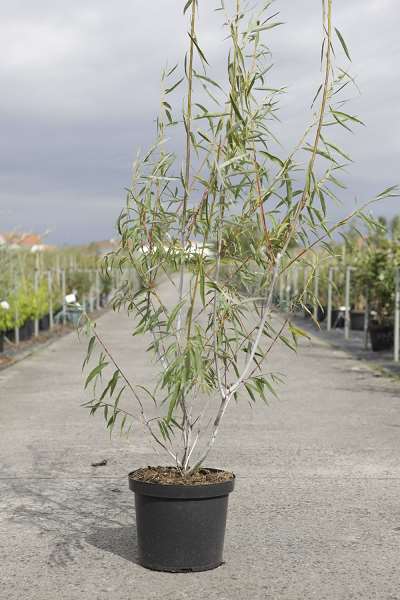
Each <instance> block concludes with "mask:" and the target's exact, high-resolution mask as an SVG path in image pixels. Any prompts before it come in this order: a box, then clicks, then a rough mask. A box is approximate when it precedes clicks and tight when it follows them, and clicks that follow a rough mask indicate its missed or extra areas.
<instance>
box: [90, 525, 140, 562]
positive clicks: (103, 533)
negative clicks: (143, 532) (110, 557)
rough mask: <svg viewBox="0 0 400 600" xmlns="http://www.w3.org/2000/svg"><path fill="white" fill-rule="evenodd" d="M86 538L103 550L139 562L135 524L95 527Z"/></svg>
mask: <svg viewBox="0 0 400 600" xmlns="http://www.w3.org/2000/svg"><path fill="white" fill-rule="evenodd" d="M84 539H85V542H87V543H88V544H91V545H92V546H95V547H96V548H99V549H100V550H102V551H103V552H111V554H115V555H117V556H120V557H121V558H124V559H125V560H128V561H129V562H132V563H135V564H137V562H138V553H137V537H136V526H135V525H128V526H126V527H106V528H104V527H103V528H99V529H95V530H94V531H93V532H92V533H90V534H89V535H87V536H86V537H85V538H84Z"/></svg>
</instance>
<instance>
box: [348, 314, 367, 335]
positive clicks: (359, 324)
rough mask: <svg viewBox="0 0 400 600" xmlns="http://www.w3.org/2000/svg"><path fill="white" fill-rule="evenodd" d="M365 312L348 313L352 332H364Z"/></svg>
mask: <svg viewBox="0 0 400 600" xmlns="http://www.w3.org/2000/svg"><path fill="white" fill-rule="evenodd" d="M364 323H365V312H359V311H355V310H352V311H350V329H352V330H353V331H364Z"/></svg>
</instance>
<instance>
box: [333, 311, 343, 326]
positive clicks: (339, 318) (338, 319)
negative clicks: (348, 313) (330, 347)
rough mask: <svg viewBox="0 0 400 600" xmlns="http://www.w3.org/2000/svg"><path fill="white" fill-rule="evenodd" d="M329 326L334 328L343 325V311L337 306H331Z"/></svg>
mask: <svg viewBox="0 0 400 600" xmlns="http://www.w3.org/2000/svg"><path fill="white" fill-rule="evenodd" d="M331 327H333V328H335V329H343V327H344V311H343V310H339V309H338V308H333V309H332V312H331Z"/></svg>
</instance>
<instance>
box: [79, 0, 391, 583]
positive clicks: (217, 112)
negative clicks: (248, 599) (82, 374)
mask: <svg viewBox="0 0 400 600" xmlns="http://www.w3.org/2000/svg"><path fill="white" fill-rule="evenodd" d="M270 4H271V3H270V2H267V3H266V4H265V3H260V6H259V10H258V12H257V13H256V14H248V13H247V12H246V11H245V10H244V6H242V2H241V1H240V0H237V1H236V2H235V3H234V4H233V3H229V5H228V3H225V2H221V3H220V6H219V8H218V10H219V12H217V15H218V14H219V15H222V17H223V22H224V23H225V29H226V37H227V38H228V39H229V41H230V49H229V52H228V56H227V73H226V77H224V78H223V80H222V81H216V80H215V79H213V77H212V73H211V72H210V70H209V66H208V62H207V56H206V51H205V50H204V49H203V48H202V47H201V40H200V39H199V38H198V35H197V14H198V10H199V8H201V9H202V10H212V9H210V8H209V7H208V5H207V3H205V2H204V3H203V4H201V3H200V7H199V2H198V0H188V1H187V2H186V3H185V5H184V7H183V8H184V13H185V14H186V15H187V16H188V23H189V33H188V51H187V54H186V56H185V58H184V68H183V74H179V67H174V68H171V69H169V70H166V71H165V72H164V74H163V77H162V81H163V89H164V92H163V95H162V98H161V112H160V116H159V118H158V119H157V136H156V140H155V143H154V145H153V146H152V147H151V148H150V150H149V151H148V152H147V154H145V155H144V156H143V157H141V158H140V159H139V160H137V162H136V163H135V168H134V177H133V184H132V187H131V189H130V190H129V192H128V194H127V200H126V206H125V208H124V210H123V211H122V214H121V215H120V218H119V221H118V231H119V235H120V241H119V247H118V248H117V249H116V250H115V251H114V252H112V253H110V254H109V255H108V256H107V257H106V259H105V263H104V270H105V271H108V270H113V269H114V270H115V269H118V271H119V272H120V273H122V282H121V285H120V287H119V289H118V290H117V292H116V295H115V299H114V307H115V308H116V309H119V310H120V309H122V308H126V309H127V311H128V312H129V314H130V315H131V318H132V322H133V324H132V329H133V334H134V336H144V337H145V339H148V340H150V345H149V347H148V352H149V354H150V355H151V356H152V357H153V360H154V371H155V378H154V384H153V385H152V386H151V387H150V386H149V387H147V388H144V387H143V386H139V385H137V384H135V382H134V381H131V379H130V378H129V377H128V375H127V374H126V373H125V372H124V371H123V369H122V368H121V367H120V365H119V364H118V363H117V361H116V359H115V358H114V356H113V354H112V351H110V350H109V348H108V346H107V345H106V344H105V342H104V341H103V340H102V338H101V336H99V334H98V333H97V331H96V327H95V325H94V324H93V323H91V322H90V321H89V320H88V321H87V329H88V332H90V341H89V345H88V352H87V355H86V358H85V361H84V366H85V367H87V366H88V364H89V363H90V364H91V368H90V371H89V373H88V375H87V379H86V387H87V386H91V385H92V384H94V393H93V396H92V397H91V399H90V401H89V402H88V403H87V406H88V408H89V409H90V412H91V413H92V414H93V413H96V411H98V410H102V411H103V412H104V417H105V419H106V425H107V427H108V428H110V429H113V427H114V426H115V425H116V424H117V423H118V425H119V428H120V429H121V430H122V431H125V430H126V429H127V428H129V427H130V426H131V425H132V423H131V421H132V420H133V421H134V424H135V420H137V421H140V422H141V423H142V425H143V426H144V428H145V429H146V430H147V432H148V434H149V439H150V440H152V441H153V442H154V444H155V445H156V446H157V447H158V448H159V449H160V450H162V451H163V452H164V454H165V457H166V459H167V461H168V462H167V466H166V467H149V468H142V469H139V470H136V471H134V472H132V473H131V474H130V475H129V486H130V488H131V489H132V490H133V491H134V492H135V501H136V517H137V530H138V546H139V561H140V563H141V564H142V565H144V566H145V567H149V568H151V569H157V570H166V571H188V570H189V571H195V570H206V569H212V568H215V567H217V566H218V565H220V564H221V563H222V551H223V540H224V532H225V520H226V511H227V502H228V495H229V493H230V492H231V491H232V490H233V487H234V480H235V478H234V475H233V474H232V473H230V472H229V471H223V470H219V469H214V468H209V467H208V465H207V462H206V461H207V457H208V456H209V453H210V451H211V449H212V447H213V446H214V443H215V440H216V438H217V434H218V431H219V429H220V426H221V423H222V420H223V418H224V415H225V414H226V411H227V409H228V408H229V406H230V405H231V404H232V403H233V402H234V401H239V400H240V398H241V397H242V396H244V395H248V397H249V399H250V400H251V401H255V400H257V399H259V398H260V399H266V398H267V397H268V395H270V394H274V388H275V384H276V383H277V378H276V376H274V375H273V374H270V373H268V372H267V371H266V370H265V369H264V362H265V360H267V358H268V354H269V352H270V351H271V349H272V348H273V347H274V345H275V344H277V343H279V342H282V343H285V344H289V345H290V346H291V347H295V342H296V339H297V337H298V336H299V335H302V332H301V331H300V330H298V329H297V328H296V327H295V326H293V325H291V324H290V323H289V322H286V323H281V322H278V323H277V324H275V321H273V320H272V318H271V307H272V300H273V297H274V290H275V288H276V286H277V283H278V281H279V278H280V276H281V275H282V273H284V272H285V271H287V269H290V268H291V267H292V265H293V264H295V263H296V262H297V261H298V260H301V259H303V258H304V256H305V255H306V254H307V253H310V252H313V251H314V249H315V248H316V247H317V246H318V245H319V244H321V243H323V244H325V246H326V247H327V248H328V242H329V239H330V237H331V235H332V232H333V231H334V230H335V229H336V228H337V227H339V226H340V225H342V224H343V223H345V222H346V219H343V220H342V221H341V223H338V224H336V225H332V224H330V223H329V220H328V217H327V205H328V203H329V201H330V200H331V199H332V198H333V197H335V192H334V190H335V187H337V186H339V187H341V185H342V184H341V183H340V182H339V181H338V179H337V177H338V175H337V174H338V172H339V171H340V169H341V168H342V166H343V158H344V157H345V156H346V155H345V154H344V152H343V151H342V150H341V149H340V148H339V147H338V146H336V145H335V144H334V143H333V142H331V141H330V132H331V130H332V128H335V126H337V127H338V128H340V129H341V130H343V132H345V130H347V129H349V128H351V126H352V125H355V124H357V123H359V120H358V119H357V118H356V117H354V116H353V115H350V114H348V113H347V112H344V110H343V107H342V104H341V102H340V93H341V90H343V89H344V88H346V85H347V84H348V83H351V81H350V77H349V76H348V75H347V70H346V69H343V70H338V71H335V69H334V65H333V56H334V55H333V47H334V43H336V42H337V41H339V47H340V46H341V49H342V50H341V52H342V53H343V52H344V53H345V54H346V55H348V50H347V47H346V45H345V42H344V40H343V38H342V36H341V34H340V33H339V31H338V30H336V34H335V31H334V29H333V25H332V0H326V1H325V2H323V14H322V20H323V27H322V36H323V41H322V60H323V76H322V83H321V85H320V88H319V90H318V92H317V94H316V97H315V99H314V103H313V106H314V109H313V112H312V116H311V122H310V124H309V126H308V127H307V128H306V130H305V133H304V136H303V137H302V139H301V140H300V141H299V143H298V145H297V146H296V148H294V149H293V151H292V152H290V153H289V154H288V155H287V156H285V157H280V156H278V154H277V152H276V151H275V150H274V149H275V148H277V147H278V144H277V143H276V137H275V133H273V131H274V130H275V129H276V124H277V118H276V114H277V103H278V99H279V96H280V95H281V93H283V90H280V89H273V86H272V85H271V82H270V79H269V78H270V75H269V71H270V66H271V54H270V51H269V49H268V47H267V46H266V42H267V41H268V39H269V33H270V32H271V30H273V29H275V27H277V26H278V25H279V24H280V23H279V22H278V21H277V18H276V15H274V14H273V11H272V12H271V10H270ZM243 5H244V3H243ZM224 36H225V34H224ZM300 59H301V57H299V58H298V60H300ZM184 86H185V88H184V91H183V87H184ZM174 94H175V95H176V94H178V97H179V94H181V97H180V98H179V104H181V102H182V99H181V98H182V96H183V97H184V109H183V114H182V115H181V116H180V117H176V116H175V114H174V111H173V107H172V100H171V98H173V96H174ZM208 101H209V102H210V107H208V106H207V105H206V104H207V102H208ZM174 128H175V129H177V130H178V132H181V134H182V146H183V154H184V159H183V166H182V165H181V161H180V159H179V158H177V156H175V155H174V153H173V152H171V151H169V150H168V143H167V138H168V137H169V136H170V133H169V130H171V129H174ZM179 156H181V155H179ZM345 161H346V159H345ZM302 164H303V166H302ZM390 193H391V190H387V191H386V192H385V193H384V194H383V195H385V194H386V195H388V194H390ZM354 214H355V213H354V212H353V213H352V215H351V216H352V217H353V216H354ZM357 214H359V211H358V213H357ZM238 230H239V231H241V232H242V233H243V235H238V236H236V238H235V240H234V243H231V242H232V239H231V237H232V236H230V233H231V232H232V231H238ZM229 240H230V242H229ZM228 242H229V243H228ZM294 243H295V245H296V246H297V248H298V250H297V251H295V252H293V250H292V251H291V252H290V253H289V251H288V249H289V248H290V247H293V244H294ZM132 270H133V271H134V272H135V274H136V277H137V279H138V280H139V282H140V285H139V286H132ZM160 280H163V281H164V283H163V285H164V284H165V282H169V285H170V286H171V288H172V289H173V290H174V295H173V297H174V300H173V302H171V301H169V300H168V298H170V297H171V294H170V293H169V296H168V297H163V296H162V294H161V292H160V290H162V289H164V288H163V287H160V286H159V285H158V284H159V282H160ZM250 289H251V290H257V295H256V296H249V290H250ZM135 339H136V338H134V340H135ZM96 348H97V352H96ZM94 357H96V358H94ZM94 361H95V364H94V365H93V364H92V363H93V362H94ZM107 374H108V375H107ZM130 401H132V402H133V403H135V406H136V409H137V410H136V412H135V410H134V409H132V408H130V407H129V406H128V403H129V402H130ZM154 406H155V407H156V416H152V417H150V416H149V415H150V414H151V410H153V408H154ZM126 407H127V408H126Z"/></svg>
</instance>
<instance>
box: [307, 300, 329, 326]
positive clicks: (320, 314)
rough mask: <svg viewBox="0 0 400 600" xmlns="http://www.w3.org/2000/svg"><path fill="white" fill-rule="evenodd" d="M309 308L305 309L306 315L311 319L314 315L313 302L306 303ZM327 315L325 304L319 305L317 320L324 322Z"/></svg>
mask: <svg viewBox="0 0 400 600" xmlns="http://www.w3.org/2000/svg"><path fill="white" fill-rule="evenodd" d="M306 306H307V309H308V310H305V311H304V316H305V318H306V319H311V318H312V317H313V316H314V307H313V306H312V304H306ZM325 317H326V307H325V306H322V307H321V306H318V307H317V321H318V323H322V321H324V319H325Z"/></svg>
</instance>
